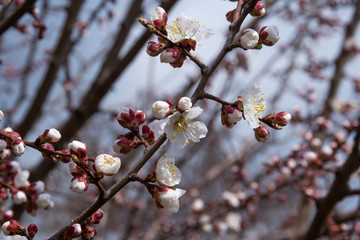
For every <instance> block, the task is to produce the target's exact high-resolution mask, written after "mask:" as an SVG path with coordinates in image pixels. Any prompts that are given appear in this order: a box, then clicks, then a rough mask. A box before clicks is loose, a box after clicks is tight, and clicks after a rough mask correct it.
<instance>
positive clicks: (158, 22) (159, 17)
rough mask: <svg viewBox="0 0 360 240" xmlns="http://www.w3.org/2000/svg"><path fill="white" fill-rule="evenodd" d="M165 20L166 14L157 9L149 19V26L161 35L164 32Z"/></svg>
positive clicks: (160, 8) (162, 10)
mask: <svg viewBox="0 0 360 240" xmlns="http://www.w3.org/2000/svg"><path fill="white" fill-rule="evenodd" d="M167 19H168V17H167V14H166V12H165V10H164V9H163V8H162V7H157V8H156V10H155V11H154V12H153V13H152V14H151V15H150V17H149V21H150V24H151V25H153V26H154V27H155V28H156V29H157V30H159V31H160V32H163V33H164V31H165V26H166V24H167ZM165 32H166V31H165Z"/></svg>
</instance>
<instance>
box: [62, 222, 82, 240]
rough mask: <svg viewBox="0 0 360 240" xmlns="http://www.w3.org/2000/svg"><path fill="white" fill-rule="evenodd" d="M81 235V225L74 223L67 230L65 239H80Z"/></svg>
mask: <svg viewBox="0 0 360 240" xmlns="http://www.w3.org/2000/svg"><path fill="white" fill-rule="evenodd" d="M80 235H81V225H80V224H79V223H73V224H71V225H70V227H68V229H66V231H65V233H64V237H68V238H70V239H72V238H77V237H80Z"/></svg>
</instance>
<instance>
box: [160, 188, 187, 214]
mask: <svg viewBox="0 0 360 240" xmlns="http://www.w3.org/2000/svg"><path fill="white" fill-rule="evenodd" d="M185 192H186V191H185V190H183V189H180V188H176V189H175V190H173V189H171V188H168V190H167V191H160V192H159V193H158V194H159V196H158V197H159V198H158V201H159V203H160V204H161V206H162V208H159V209H160V210H161V211H163V212H165V213H177V212H178V211H179V207H180V203H179V198H180V197H181V196H182V195H184V194H185Z"/></svg>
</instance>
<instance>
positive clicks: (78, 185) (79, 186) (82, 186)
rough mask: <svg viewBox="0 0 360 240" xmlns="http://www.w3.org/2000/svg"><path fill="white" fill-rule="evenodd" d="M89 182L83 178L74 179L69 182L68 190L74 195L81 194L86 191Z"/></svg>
mask: <svg viewBox="0 0 360 240" xmlns="http://www.w3.org/2000/svg"><path fill="white" fill-rule="evenodd" d="M88 185H89V182H88V180H87V178H85V177H75V178H73V179H72V180H71V184H70V189H71V191H73V192H76V193H79V194H80V193H83V192H85V191H86V190H87V189H88Z"/></svg>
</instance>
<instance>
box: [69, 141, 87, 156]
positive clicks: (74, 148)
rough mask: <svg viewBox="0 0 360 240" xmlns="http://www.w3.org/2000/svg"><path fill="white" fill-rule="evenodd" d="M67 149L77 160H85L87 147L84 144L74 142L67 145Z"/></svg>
mask: <svg viewBox="0 0 360 240" xmlns="http://www.w3.org/2000/svg"><path fill="white" fill-rule="evenodd" d="M68 148H69V150H70V153H71V154H74V155H76V156H77V157H78V158H80V159H82V158H86V154H87V150H88V147H87V145H86V144H85V143H83V142H79V141H76V140H74V141H72V142H71V143H69V145H68Z"/></svg>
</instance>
